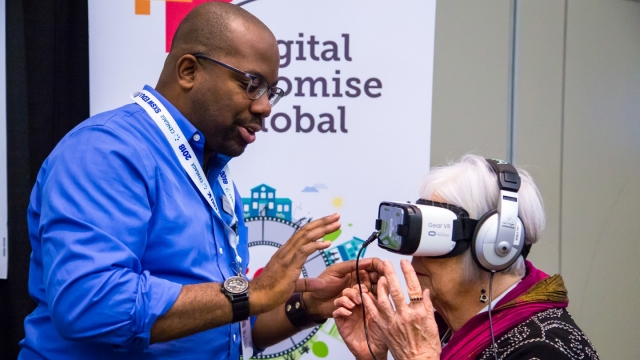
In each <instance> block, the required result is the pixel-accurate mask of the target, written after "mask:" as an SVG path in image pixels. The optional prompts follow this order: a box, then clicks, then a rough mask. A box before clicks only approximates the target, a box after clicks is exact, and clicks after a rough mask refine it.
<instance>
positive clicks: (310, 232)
mask: <svg viewBox="0 0 640 360" xmlns="http://www.w3.org/2000/svg"><path fill="white" fill-rule="evenodd" d="M339 219H340V216H339V215H338V214H333V215H329V216H326V217H323V218H321V219H317V220H314V221H312V222H310V223H308V224H306V225H305V226H303V227H301V228H300V229H299V230H298V231H296V232H295V233H294V234H293V236H292V237H291V238H290V239H289V240H287V242H286V243H285V244H284V245H282V247H280V249H278V251H276V253H275V254H274V255H273V256H272V257H271V260H270V261H269V262H268V263H267V265H266V266H265V267H264V270H262V273H261V274H260V276H258V277H257V278H255V279H253V280H252V281H251V282H250V283H249V302H250V310H251V315H256V314H261V313H265V312H268V311H270V310H272V309H274V308H276V307H277V306H279V305H282V304H284V303H285V302H286V301H287V299H289V297H290V296H291V294H293V292H294V291H295V290H296V289H297V290H298V291H301V290H300V289H302V290H309V291H313V290H318V289H321V288H324V287H325V283H324V282H323V281H322V280H318V279H300V273H301V272H302V267H303V266H304V263H305V262H306V261H307V257H308V256H309V255H311V254H313V253H314V252H315V251H317V250H323V249H326V248H328V247H329V246H330V245H331V242H329V241H317V240H319V239H322V237H324V236H325V235H327V234H330V233H332V232H334V231H336V230H338V229H339V228H340V222H338V220H339ZM341 290H342V289H341Z"/></svg>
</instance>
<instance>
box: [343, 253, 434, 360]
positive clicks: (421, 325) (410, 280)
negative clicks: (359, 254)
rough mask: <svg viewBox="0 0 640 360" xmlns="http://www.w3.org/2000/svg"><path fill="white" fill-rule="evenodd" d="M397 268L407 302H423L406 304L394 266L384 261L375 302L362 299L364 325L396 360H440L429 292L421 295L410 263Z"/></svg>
mask: <svg viewBox="0 0 640 360" xmlns="http://www.w3.org/2000/svg"><path fill="white" fill-rule="evenodd" d="M400 266H401V268H402V272H403V273H404V277H405V280H406V282H407V290H408V292H409V296H410V298H416V297H418V298H419V297H422V300H421V301H412V302H410V303H409V304H407V303H406V302H405V297H404V294H403V291H402V288H401V287H400V283H399V281H398V277H397V276H396V274H395V271H394V270H393V266H392V265H391V262H389V260H385V261H384V263H383V267H384V276H383V277H381V278H380V279H379V280H378V289H377V290H378V300H377V301H373V300H372V299H371V298H370V297H368V296H365V297H364V299H363V300H364V305H365V308H366V310H367V315H368V316H367V317H370V321H369V322H367V325H369V324H371V325H370V327H371V328H374V329H376V332H377V333H378V332H380V333H382V334H384V338H383V339H384V341H385V343H386V345H387V346H388V348H389V351H391V355H393V358H394V359H396V360H413V359H420V360H425V359H439V358H440V353H441V351H442V348H441V346H440V339H439V338H438V326H437V325H436V321H435V318H434V313H433V305H432V304H431V299H430V298H429V289H425V290H424V291H421V289H420V282H419V281H418V277H417V276H416V273H415V270H414V269H413V267H412V266H411V264H410V263H409V261H407V260H405V259H403V260H401V261H400ZM389 295H391V300H392V301H393V306H392V305H391V303H390V301H389ZM394 306H395V310H394ZM336 311H337V310H336ZM336 323H337V321H336ZM373 324H375V325H373ZM376 325H377V326H376Z"/></svg>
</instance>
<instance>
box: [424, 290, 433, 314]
mask: <svg viewBox="0 0 640 360" xmlns="http://www.w3.org/2000/svg"><path fill="white" fill-rule="evenodd" d="M422 303H423V304H424V307H425V309H427V311H429V313H432V312H434V311H435V309H434V308H433V303H432V302H431V296H430V293H429V289H424V291H423V292H422Z"/></svg>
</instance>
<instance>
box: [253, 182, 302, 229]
mask: <svg viewBox="0 0 640 360" xmlns="http://www.w3.org/2000/svg"><path fill="white" fill-rule="evenodd" d="M242 204H243V210H244V217H245V218H247V217H254V216H270V217H276V218H279V219H284V220H287V221H291V199H289V198H277V197H276V189H274V188H272V187H271V186H269V185H267V184H260V185H258V186H256V187H254V188H252V189H251V197H250V198H242Z"/></svg>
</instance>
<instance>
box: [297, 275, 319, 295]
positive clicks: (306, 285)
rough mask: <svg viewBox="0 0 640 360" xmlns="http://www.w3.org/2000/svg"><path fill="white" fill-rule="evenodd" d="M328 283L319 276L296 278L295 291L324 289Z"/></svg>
mask: <svg viewBox="0 0 640 360" xmlns="http://www.w3.org/2000/svg"><path fill="white" fill-rule="evenodd" d="M325 285H326V283H325V282H324V280H322V279H317V278H301V279H298V280H296V283H295V287H294V290H293V292H305V291H318V290H322V289H324V287H325Z"/></svg>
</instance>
